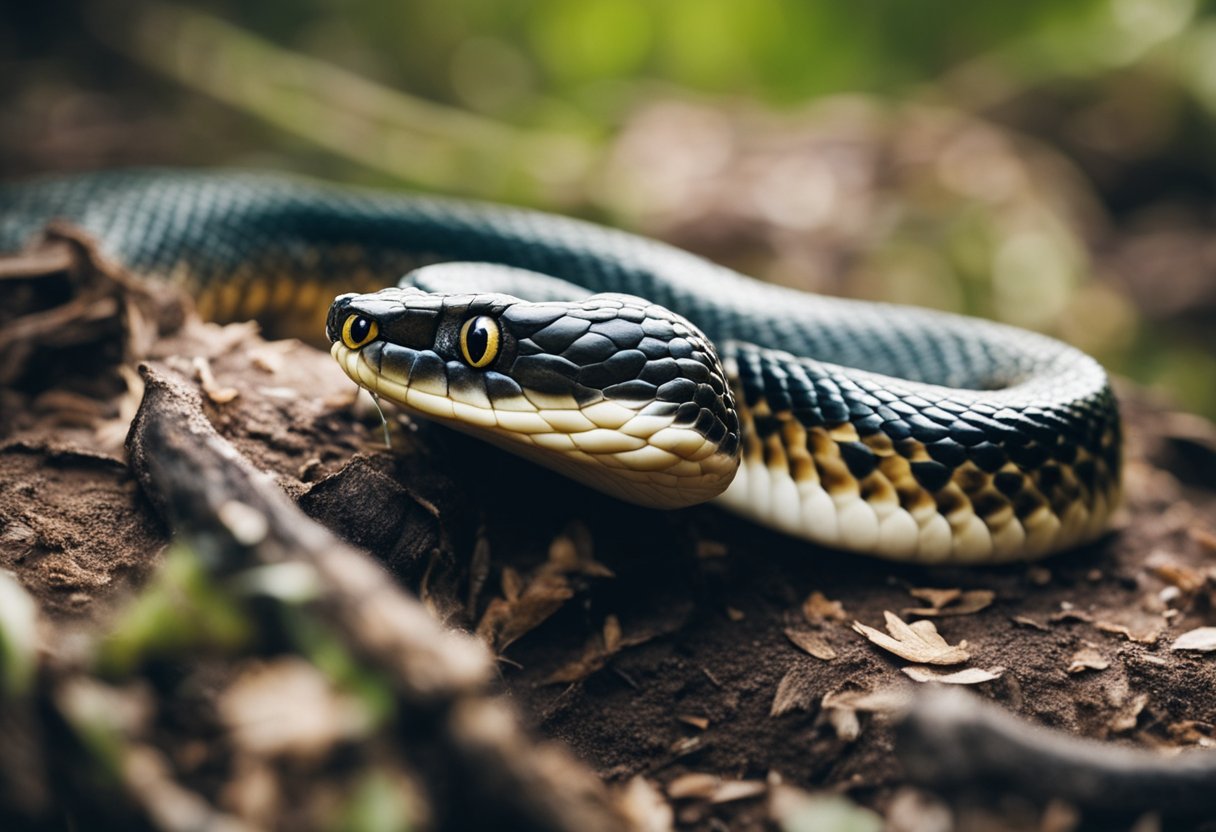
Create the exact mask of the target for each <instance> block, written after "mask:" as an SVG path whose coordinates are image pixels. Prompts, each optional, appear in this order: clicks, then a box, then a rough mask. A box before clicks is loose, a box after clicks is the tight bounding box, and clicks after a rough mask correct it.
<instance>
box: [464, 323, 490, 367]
mask: <svg viewBox="0 0 1216 832" xmlns="http://www.w3.org/2000/svg"><path fill="white" fill-rule="evenodd" d="M499 338H500V335H499V332H498V322H497V321H495V320H494V319H493V318H491V317H489V316H488V315H478V316H477V317H476V318H469V319H468V320H467V321H465V322H464V326H462V327H461V328H460V354H461V355H462V356H464V360H465V362H467V363H468V365H469V366H470V367H473V368H475V369H481V368H482V367H486V366H489V364H490V362H491V361H493V360H494V359H495V358H497V357H498V343H499Z"/></svg>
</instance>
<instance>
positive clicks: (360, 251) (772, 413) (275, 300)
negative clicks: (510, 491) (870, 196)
mask: <svg viewBox="0 0 1216 832" xmlns="http://www.w3.org/2000/svg"><path fill="white" fill-rule="evenodd" d="M55 219H61V220H67V221H70V222H72V223H74V224H75V225H77V226H79V227H81V228H82V229H84V230H85V231H86V232H88V233H89V234H90V235H91V236H92V237H93V238H95V240H96V241H97V244H98V247H99V249H100V251H101V252H102V253H103V254H104V255H105V256H106V257H108V258H110V259H112V260H113V261H115V262H117V263H119V264H121V265H122V266H123V267H124V268H126V269H128V270H129V271H131V272H133V273H136V274H139V275H143V276H147V277H154V278H162V279H168V280H175V281H179V282H182V283H185V284H187V285H189V286H190V287H191V288H192V290H193V291H194V292H195V293H196V297H197V304H198V306H199V308H200V310H201V311H202V312H204V313H205V314H207V315H209V316H210V317H213V318H217V319H221V320H223V319H234V318H238V317H247V316H250V315H258V316H259V317H263V318H266V319H267V320H270V321H272V322H278V323H280V324H284V323H286V324H292V323H304V324H307V326H306V328H305V330H299V329H296V330H294V331H295V332H301V331H308V330H311V333H314V334H315V333H317V332H319V331H320V329H321V327H322V324H323V323H324V324H325V326H326V330H327V332H328V334H329V337H330V340H331V341H332V343H333V346H332V351H333V353H334V355H335V357H336V358H337V359H338V360H339V363H340V364H341V365H342V366H343V369H344V370H346V372H347V373H348V374H349V375H351V377H352V378H353V379H355V380H356V381H357V382H358V383H360V384H362V385H363V386H366V387H368V388H369V389H372V390H373V391H377V392H379V393H380V394H381V395H382V396H385V397H388V398H392V399H394V400H396V401H398V402H400V403H402V404H404V405H406V406H407V407H409V408H411V409H414V410H417V411H419V412H422V413H424V415H428V416H430V417H431V418H434V419H437V420H439V421H441V422H444V423H446V424H449V425H451V426H453V427H457V428H460V429H463V430H467V431H469V432H472V433H476V434H479V435H482V436H484V437H485V438H487V439H490V440H491V441H495V442H497V443H498V444H501V445H503V446H505V447H509V448H512V449H514V450H517V451H521V452H524V453H526V454H527V455H529V456H531V457H533V458H535V459H537V460H538V461H540V462H543V463H545V464H547V465H550V466H551V467H554V468H556V469H558V470H561V471H564V472H565V473H568V474H571V475H572V476H575V477H577V478H580V479H582V480H584V481H587V482H591V483H592V484H594V485H597V487H600V488H603V489H604V490H607V491H609V492H610V493H614V494H617V495H619V496H623V497H625V498H627V499H632V500H634V501H637V502H642V503H646V504H650V505H655V506H678V505H685V504H689V503H692V502H696V501H699V500H702V499H706V498H709V497H711V496H713V495H715V494H717V493H718V492H722V493H721V494H720V495H719V496H717V499H718V500H719V501H720V502H721V503H723V504H724V505H725V506H727V507H728V508H730V509H732V510H734V511H736V512H739V513H741V514H743V515H745V516H748V517H750V518H752V519H754V520H756V521H758V522H760V523H762V524H765V525H768V526H771V527H774V528H776V529H779V530H781V531H784V532H787V533H789V534H793V535H796V536H799V537H803V538H806V539H809V540H812V541H815V542H818V543H821V544H825V545H828V546H832V547H836V548H842V549H848V550H852V551H857V552H862V553H866V554H871V555H877V556H880V557H886V558H892V559H900V560H910V561H919V562H968V563H991V562H998V561H1005V560H1014V559H1029V558H1035V557H1040V556H1043V555H1046V554H1049V553H1051V552H1054V551H1058V550H1060V549H1064V548H1069V547H1072V546H1075V545H1078V544H1080V543H1083V542H1086V541H1088V540H1092V539H1093V538H1095V537H1096V536H1097V535H1099V534H1100V533H1101V532H1102V531H1103V530H1104V529H1105V527H1106V525H1107V523H1108V520H1109V517H1110V514H1111V512H1112V511H1113V510H1114V507H1115V505H1116V503H1117V500H1118V496H1119V490H1120V465H1121V456H1120V455H1121V441H1120V423H1119V416H1118V409H1117V406H1116V403H1115V399H1114V396H1113V395H1112V392H1111V389H1110V386H1109V383H1108V379H1107V376H1106V374H1105V372H1104V371H1103V370H1102V368H1101V367H1100V366H1099V365H1098V364H1097V363H1096V362H1095V361H1094V360H1092V359H1091V358H1089V357H1088V356H1086V355H1084V354H1083V353H1081V352H1079V351H1077V350H1075V349H1073V348H1071V347H1069V346H1066V345H1064V344H1062V343H1059V342H1057V341H1054V340H1052V339H1050V338H1047V337H1045V336H1042V335H1038V334H1034V333H1030V332H1025V331H1022V330H1018V329H1015V328H1012V327H1008V326H1003V325H999V324H995V323H991V322H986V321H980V320H976V319H971V318H965V317H961V316H956V315H951V314H947V313H941V312H933V311H928V310H921V309H912V308H907V307H900V306H894V305H885V304H877V303H864V302H859V301H852V300H845V299H839V298H832V297H824V296H817V295H810V294H807V293H803V292H797V291H794V290H791V289H786V288H781V287H777V286H771V285H767V284H763V283H760V282H757V281H754V280H751V279H749V278H747V277H744V276H742V275H740V274H737V273H735V272H733V271H731V270H729V269H726V268H723V267H721V266H718V265H715V264H713V263H711V262H708V261H706V260H704V259H702V258H699V257H696V256H694V255H692V254H689V253H686V252H683V251H680V250H678V249H675V248H672V247H670V246H667V245H664V244H661V243H657V242H654V241H650V240H646V239H643V238H640V237H637V236H633V235H630V234H627V233H623V232H620V231H615V230H610V229H606V228H602V227H599V226H595V225H592V224H589V223H585V222H581V221H578V220H573V219H568V218H564V217H558V216H553V215H547V214H542V213H536V212H530V211H524V210H518V209H512V208H504V207H493V206H484V205H474V204H469V203H464V202H457V201H449V200H443V199H435V198H429V197H415V196H403V195H397V194H387V193H383V192H374V191H363V190H353V189H343V188H335V187H329V186H324V185H319V184H314V183H311V182H307V181H304V180H297V179H291V178H286V177H278V176H271V175H258V174H241V173H224V174H216V173H192V172H167V171H134V172H107V173H99V174H93V175H88V176H83V177H75V178H68V179H50V180H42V181H35V182H30V183H24V184H16V185H10V186H5V187H3V188H0V250H6V251H7V250H15V249H17V248H19V247H21V246H22V245H23V244H25V243H26V242H28V240H29V239H31V238H32V237H33V236H34V235H36V234H37V233H38V231H39V230H40V229H41V228H43V227H44V226H45V225H46V223H47V222H48V221H51V220H55ZM452 261H460V262H466V263H475V264H492V265H490V266H475V265H444V266H432V267H431V268H430V269H423V270H422V271H421V272H417V273H416V275H415V277H416V278H420V279H414V280H412V281H411V282H410V285H405V286H403V287H401V288H391V289H386V290H383V291H380V292H371V290H372V289H376V288H379V287H381V286H388V285H391V284H393V283H395V282H396V281H397V279H398V278H399V277H400V276H401V275H402V274H405V273H407V272H410V271H412V270H415V269H418V268H419V267H423V266H428V265H430V264H439V263H452ZM437 270H438V271H437ZM445 276H450V277H451V278H452V281H451V285H450V286H448V287H446V288H445V287H444V285H442V284H443V279H444V278H445ZM483 280H484V283H485V284H486V285H485V286H484V287H483V286H482V284H481V281H483ZM436 282H438V283H439V284H441V285H438V286H437V285H435V284H436ZM567 287H577V288H567ZM352 290H353V292H354V293H351V292H352ZM340 291H342V292H347V294H343V295H342V296H341V297H339V298H338V299H337V300H336V301H334V302H333V304H332V305H330V303H329V301H330V299H331V298H332V296H333V295H334V294H335V293H337V292H340ZM359 293H363V294H359ZM529 295H531V296H532V297H529ZM521 298H522V299H521ZM327 307H329V308H328V311H327ZM326 315H328V317H327V318H326V317H325V316H326ZM351 327H354V331H353V333H352V332H351V331H349V330H350V328H351ZM287 331H292V330H291V329H290V328H288V329H287ZM369 333H373V334H374V337H372V338H370V339H368V340H366V341H364V338H365V337H366V336H367V335H368V334H369ZM347 336H351V337H347ZM354 336H358V337H354ZM493 338H497V339H500V340H499V341H495V342H494V350H493V352H494V354H493V356H491V358H492V359H493V360H492V362H490V363H488V364H486V365H485V366H478V364H477V362H478V361H480V360H482V359H484V357H485V355H486V354H488V352H487V351H488V347H487V345H488V344H489V343H490V342H489V340H488V339H493ZM470 339H471V340H470ZM352 344H353V345H355V346H353V347H352V346H351V345H352ZM470 344H472V345H473V347H472V352H470V348H469V345H470ZM462 351H463V352H462ZM669 457H670V459H668V458H669ZM664 462H665V463H666V466H665V467H664V464H661V463H664Z"/></svg>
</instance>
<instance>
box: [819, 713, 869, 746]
mask: <svg viewBox="0 0 1216 832" xmlns="http://www.w3.org/2000/svg"><path fill="white" fill-rule="evenodd" d="M823 714H824V716H825V717H826V718H827V721H828V724H829V725H831V726H832V730H833V731H835V732H836V736H837V737H839V738H840V739H842V740H844V741H845V742H853V741H854V740H856V739H857V738H858V737H860V736H861V721H860V720H858V719H857V711H855V710H854V709H852V708H824V709H823Z"/></svg>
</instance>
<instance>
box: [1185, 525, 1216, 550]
mask: <svg viewBox="0 0 1216 832" xmlns="http://www.w3.org/2000/svg"><path fill="white" fill-rule="evenodd" d="M1191 540H1193V541H1195V542H1196V543H1198V544H1199V545H1200V546H1202V547H1203V548H1205V549H1207V550H1208V551H1209V552H1216V532H1213V531H1210V530H1208V529H1205V528H1203V527H1202V526H1195V527H1194V528H1193V529H1191Z"/></svg>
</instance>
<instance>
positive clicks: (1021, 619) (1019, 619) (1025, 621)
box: [1010, 615, 1047, 633]
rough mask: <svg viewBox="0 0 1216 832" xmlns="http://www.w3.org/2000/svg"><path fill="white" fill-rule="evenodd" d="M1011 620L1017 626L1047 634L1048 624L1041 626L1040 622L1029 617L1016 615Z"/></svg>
mask: <svg viewBox="0 0 1216 832" xmlns="http://www.w3.org/2000/svg"><path fill="white" fill-rule="evenodd" d="M1010 620H1011V621H1012V622H1013V623H1014V624H1017V625H1019V626H1022V627H1030V628H1032V629H1035V630H1041V631H1042V632H1044V633H1045V632H1047V625H1046V624H1040V623H1039V622H1037V621H1035V620H1034V619H1033V618H1031V617H1030V616H1028V615H1015V616H1014V617H1013V618H1011V619H1010Z"/></svg>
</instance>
